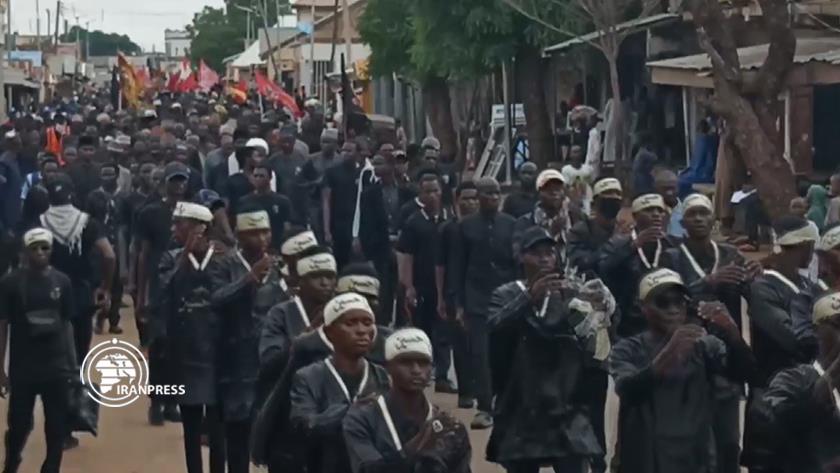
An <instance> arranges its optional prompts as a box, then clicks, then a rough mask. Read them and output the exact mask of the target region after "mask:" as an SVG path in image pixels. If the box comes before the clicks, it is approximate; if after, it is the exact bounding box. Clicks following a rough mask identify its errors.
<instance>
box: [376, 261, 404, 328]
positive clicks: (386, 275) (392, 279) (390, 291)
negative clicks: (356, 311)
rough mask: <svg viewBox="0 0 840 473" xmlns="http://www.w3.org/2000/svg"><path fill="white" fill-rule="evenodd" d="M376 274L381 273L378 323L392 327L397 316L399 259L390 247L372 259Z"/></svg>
mask: <svg viewBox="0 0 840 473" xmlns="http://www.w3.org/2000/svg"><path fill="white" fill-rule="evenodd" d="M371 262H372V263H373V266H374V268H376V272H377V273H379V313H377V314H376V323H378V324H379V325H383V326H386V327H389V326H391V324H392V323H393V322H394V318H395V317H396V315H395V314H394V300H395V299H396V293H397V280H398V277H397V257H396V255H395V254H394V252H393V251H392V250H391V247H390V245H389V246H388V248H387V251H381V252H379V253H377V254H375V255H373V257H372V258H371Z"/></svg>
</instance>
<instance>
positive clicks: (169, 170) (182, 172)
mask: <svg viewBox="0 0 840 473" xmlns="http://www.w3.org/2000/svg"><path fill="white" fill-rule="evenodd" d="M163 175H164V178H165V179H166V180H167V181H168V180H170V179H173V178H176V177H179V176H180V177H183V178H184V179H189V178H190V169H189V168H188V167H187V166H186V165H185V164H183V163H179V162H178V161H173V162H171V163H169V164H167V165H166V167H165V168H163Z"/></svg>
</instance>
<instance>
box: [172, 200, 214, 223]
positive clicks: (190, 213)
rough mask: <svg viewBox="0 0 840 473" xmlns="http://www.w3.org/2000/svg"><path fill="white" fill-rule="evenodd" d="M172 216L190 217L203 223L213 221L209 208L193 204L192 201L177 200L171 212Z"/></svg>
mask: <svg viewBox="0 0 840 473" xmlns="http://www.w3.org/2000/svg"><path fill="white" fill-rule="evenodd" d="M172 217H173V218H190V219H193V220H198V221H199V222H204V223H210V222H212V221H213V213H212V212H210V209H208V208H207V207H205V206H203V205H200V204H193V203H192V202H178V203H177V204H176V205H175V211H174V212H172Z"/></svg>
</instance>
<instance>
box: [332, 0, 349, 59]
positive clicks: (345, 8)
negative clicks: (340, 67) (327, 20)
mask: <svg viewBox="0 0 840 473" xmlns="http://www.w3.org/2000/svg"><path fill="white" fill-rule="evenodd" d="M333 21H337V19H333ZM341 21H342V23H344V25H343V26H342V29H343V30H344V49H345V50H346V51H345V53H344V54H345V55H346V56H347V65H348V66H350V67H351V68H352V67H353V51H352V50H353V47H352V42H353V40H352V37H351V35H352V33H351V32H350V6H349V5H348V2H347V0H341ZM342 72H344V71H342Z"/></svg>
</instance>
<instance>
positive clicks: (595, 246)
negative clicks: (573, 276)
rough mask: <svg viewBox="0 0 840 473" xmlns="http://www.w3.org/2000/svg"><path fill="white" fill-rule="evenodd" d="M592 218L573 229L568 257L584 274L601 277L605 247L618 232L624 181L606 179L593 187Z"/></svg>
mask: <svg viewBox="0 0 840 473" xmlns="http://www.w3.org/2000/svg"><path fill="white" fill-rule="evenodd" d="M592 195H593V197H592V210H593V216H592V217H585V218H584V219H583V220H581V221H580V222H578V223H576V224H575V225H574V226H573V227H572V229H571V230H569V236H568V247H567V249H566V257H567V259H568V260H569V264H570V265H571V266H573V267H575V268H577V269H578V271H580V272H581V273H583V274H587V275H590V276H592V275H597V274H598V260H599V259H600V256H601V248H602V247H603V246H604V244H605V243H606V242H607V240H609V239H610V237H611V236H612V235H613V234H614V233H615V224H616V217H617V216H618V213H619V212H620V211H621V199H622V188H621V182H619V181H618V179H616V178H613V177H605V178H604V179H601V180H599V181H597V182H595V184H594V185H593V186H592Z"/></svg>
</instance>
